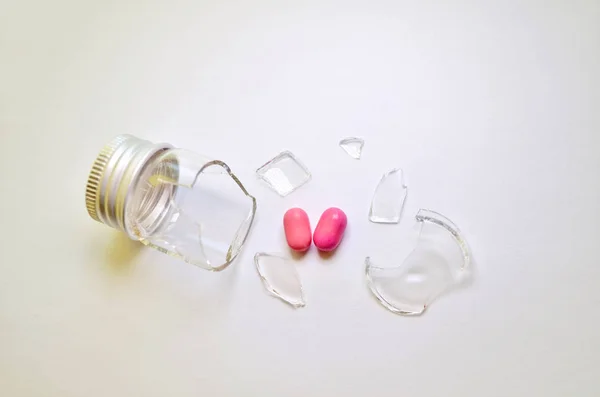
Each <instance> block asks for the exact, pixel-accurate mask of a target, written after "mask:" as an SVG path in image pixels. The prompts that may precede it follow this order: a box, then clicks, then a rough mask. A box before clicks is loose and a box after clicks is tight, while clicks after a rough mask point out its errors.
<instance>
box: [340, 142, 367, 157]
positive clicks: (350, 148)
mask: <svg viewBox="0 0 600 397" xmlns="http://www.w3.org/2000/svg"><path fill="white" fill-rule="evenodd" d="M363 146H365V141H364V140H363V139H360V138H345V139H342V140H341V141H340V147H341V148H342V149H344V151H345V152H346V153H348V155H349V156H350V157H352V158H353V159H357V160H360V156H361V155H362V149H363Z"/></svg>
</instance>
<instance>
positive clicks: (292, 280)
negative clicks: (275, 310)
mask: <svg viewBox="0 0 600 397" xmlns="http://www.w3.org/2000/svg"><path fill="white" fill-rule="evenodd" d="M254 265H255V266H256V271H257V272H258V275H259V276H260V279H261V281H262V283H263V286H264V287H265V289H266V290H267V292H269V293H270V294H271V295H273V296H275V297H277V298H279V299H281V300H282V301H283V302H285V303H287V304H288V305H290V306H292V307H293V308H296V309H297V308H299V307H303V306H305V305H306V301H305V300H304V291H303V290H302V283H301V282H300V277H299V276H298V271H297V270H296V266H295V265H294V263H293V262H292V261H290V260H289V259H286V258H284V257H282V256H279V255H276V254H267V253H264V252H258V253H257V254H256V255H254Z"/></svg>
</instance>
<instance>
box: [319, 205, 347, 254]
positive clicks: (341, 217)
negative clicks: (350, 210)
mask: <svg viewBox="0 0 600 397" xmlns="http://www.w3.org/2000/svg"><path fill="white" fill-rule="evenodd" d="M347 224H348V218H347V217H346V214H345V213H344V211H342V210H341V209H339V208H335V207H332V208H328V209H326V210H325V212H323V215H321V219H319V223H317V227H316V228H315V234H314V236H313V241H314V243H315V246H316V247H317V248H318V249H320V250H321V251H333V250H334V249H336V248H337V246H338V245H340V242H341V241H342V237H344V231H345V230H346V225H347Z"/></svg>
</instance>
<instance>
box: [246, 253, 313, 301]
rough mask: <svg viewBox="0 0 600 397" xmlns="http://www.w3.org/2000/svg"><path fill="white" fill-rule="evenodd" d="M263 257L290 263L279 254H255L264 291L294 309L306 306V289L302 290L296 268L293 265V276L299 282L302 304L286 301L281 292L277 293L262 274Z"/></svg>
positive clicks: (256, 265) (257, 269) (255, 264)
mask: <svg viewBox="0 0 600 397" xmlns="http://www.w3.org/2000/svg"><path fill="white" fill-rule="evenodd" d="M263 256H269V257H274V258H280V259H282V260H284V261H288V262H289V259H287V258H285V257H283V256H281V255H277V254H271V253H268V252H257V253H256V254H254V266H255V267H256V272H257V273H258V276H259V277H260V281H261V282H262V285H263V287H264V289H265V290H266V291H267V292H268V293H269V295H271V296H273V297H275V298H277V299H279V300H281V301H282V302H284V303H286V304H288V305H290V306H291V307H293V308H294V309H299V308H301V307H304V306H306V298H305V296H304V288H302V281H301V280H300V276H299V275H298V271H297V270H296V267H295V266H294V265H293V264H292V269H293V271H294V272H293V274H294V277H295V278H296V281H297V282H298V286H299V287H300V300H301V302H298V303H293V302H290V301H288V300H287V299H284V298H283V296H282V294H280V293H279V292H277V290H276V289H275V288H274V287H273V286H272V285H271V283H270V282H269V280H267V278H266V277H265V276H264V275H263V273H262V272H261V267H260V261H259V260H260V258H261V257H263Z"/></svg>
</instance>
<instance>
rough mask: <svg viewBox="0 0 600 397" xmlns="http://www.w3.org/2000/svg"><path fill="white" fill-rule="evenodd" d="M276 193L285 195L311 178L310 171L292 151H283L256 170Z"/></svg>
mask: <svg viewBox="0 0 600 397" xmlns="http://www.w3.org/2000/svg"><path fill="white" fill-rule="evenodd" d="M256 174H257V175H258V177H259V178H260V179H262V180H264V181H265V182H266V183H267V184H268V185H269V186H270V187H271V189H273V190H274V191H275V192H277V194H279V195H280V196H282V197H285V196H287V195H288V194H290V193H292V192H293V191H294V190H296V189H298V188H299V187H300V186H302V185H304V184H305V183H306V182H308V181H309V180H310V178H311V175H310V172H309V171H308V169H307V168H306V166H305V165H304V164H302V163H301V162H300V160H298V159H297V158H296V156H294V154H293V153H292V152H289V151H284V152H281V153H279V154H278V155H277V156H275V157H274V158H273V159H271V160H269V161H268V162H267V163H266V164H264V165H263V166H262V167H260V168H259V169H258V170H256Z"/></svg>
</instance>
